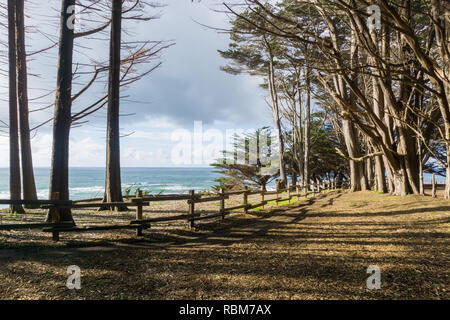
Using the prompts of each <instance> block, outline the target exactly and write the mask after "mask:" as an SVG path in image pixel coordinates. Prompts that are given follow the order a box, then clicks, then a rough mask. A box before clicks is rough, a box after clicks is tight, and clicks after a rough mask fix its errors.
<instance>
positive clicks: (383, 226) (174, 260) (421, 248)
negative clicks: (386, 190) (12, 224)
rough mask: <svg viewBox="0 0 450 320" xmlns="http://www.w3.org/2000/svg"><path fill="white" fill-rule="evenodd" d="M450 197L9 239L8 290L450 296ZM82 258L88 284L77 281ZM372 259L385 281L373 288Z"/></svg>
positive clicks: (315, 205)
mask: <svg viewBox="0 0 450 320" xmlns="http://www.w3.org/2000/svg"><path fill="white" fill-rule="evenodd" d="M449 212H450V203H449V202H448V201H447V202H446V201H444V200H436V199H432V198H429V197H425V198H423V197H415V196H408V197H405V198H398V197H391V196H388V195H379V194H376V193H373V192H360V193H356V194H351V195H350V194H345V193H333V194H329V195H324V196H321V197H319V198H317V199H315V200H307V201H303V202H301V203H299V204H296V205H293V206H291V207H289V208H284V209H283V210H277V211H272V212H270V213H268V212H253V213H252V214H249V215H244V214H237V215H234V216H231V217H230V218H227V219H226V220H225V221H219V222H214V223H209V224H202V225H200V226H199V228H198V230H196V231H195V232H193V231H190V230H186V229H183V228H174V229H169V230H165V229H163V228H158V229H151V230H150V231H146V233H145V236H144V238H143V239H135V238H134V236H133V235H132V233H131V232H127V231H124V232H119V233H116V235H117V236H116V237H115V238H114V237H111V238H110V239H111V240H105V238H104V237H102V238H101V239H99V240H98V241H89V242H83V241H81V240H80V241H68V242H65V243H62V244H58V245H51V244H48V243H45V244H41V245H37V244H36V243H35V242H33V244H32V245H31V244H30V245H28V246H27V245H26V244H23V243H22V244H20V245H19V244H17V245H14V244H12V242H11V241H8V242H7V246H6V245H3V246H2V245H1V242H0V298H2V299H20V298H22V299H24V298H25V299H28V298H30V299H73V298H75V299H77V298H79V299H358V298H359V299H379V298H384V299H449V298H450V294H449V290H450V288H449V268H448V262H449V249H448V248H449V222H450V213H449ZM69 265H78V266H79V267H80V268H81V272H82V289H81V290H78V291H75V290H68V289H67V288H66V287H65V282H66V279H67V274H66V269H67V267H68V266H69ZM369 265H377V266H378V267H380V269H381V289H380V290H369V289H367V288H366V279H367V277H368V276H369V274H367V273H366V270H367V267H368V266H369Z"/></svg>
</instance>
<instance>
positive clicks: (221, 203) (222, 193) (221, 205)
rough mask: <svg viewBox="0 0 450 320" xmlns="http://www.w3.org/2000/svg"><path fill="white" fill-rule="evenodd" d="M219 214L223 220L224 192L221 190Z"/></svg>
mask: <svg viewBox="0 0 450 320" xmlns="http://www.w3.org/2000/svg"><path fill="white" fill-rule="evenodd" d="M220 196H221V197H222V199H220V213H221V214H222V219H225V191H224V190H223V188H220Z"/></svg>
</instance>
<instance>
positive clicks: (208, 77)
mask: <svg viewBox="0 0 450 320" xmlns="http://www.w3.org/2000/svg"><path fill="white" fill-rule="evenodd" d="M165 3H166V4H167V7H165V8H163V9H162V15H161V18H160V19H156V20H152V21H150V22H149V23H147V22H141V23H137V24H132V25H130V24H129V23H130V22H129V20H126V21H125V22H124V25H125V27H128V32H127V33H126V34H125V35H124V37H125V38H127V39H128V37H129V35H128V34H131V35H133V36H134V37H135V38H136V39H140V40H174V41H175V42H176V45H175V46H172V47H170V48H168V49H167V50H165V51H164V52H163V53H162V54H161V59H162V62H163V64H162V66H161V67H160V68H159V69H157V70H156V71H154V72H153V73H152V74H150V75H149V76H148V77H146V78H144V79H142V80H141V81H139V82H136V83H134V84H132V86H130V88H128V89H127V91H126V92H124V93H123V94H124V95H127V98H126V99H123V101H122V104H121V112H122V113H127V114H128V113H135V115H132V116H128V117H122V118H121V130H122V133H123V134H125V133H130V132H135V133H134V134H133V135H131V136H129V137H126V138H123V139H122V140H121V148H122V165H124V166H152V165H161V164H163V163H168V161H169V160H170V154H171V150H172V148H173V146H174V142H173V141H171V133H172V132H173V131H174V130H176V129H177V128H186V129H188V130H192V128H193V124H194V121H202V122H203V124H204V128H205V130H207V129H208V128H215V129H219V130H222V131H225V130H226V129H233V128H244V129H245V128H257V127H260V126H262V125H267V124H270V121H271V116H270V112H269V111H268V109H267V107H266V104H265V102H264V95H265V94H266V93H265V92H264V91H263V90H262V89H261V88H259V86H258V84H259V83H260V82H261V81H262V80H261V79H259V78H255V77H250V76H246V75H242V76H232V75H229V74H226V73H224V72H222V71H221V70H220V69H219V68H220V66H221V65H223V64H225V63H226V61H225V60H224V59H223V58H221V57H220V56H219V54H218V53H217V50H218V49H225V48H226V47H227V46H228V42H229V39H228V35H227V34H219V33H217V32H216V31H213V30H211V29H208V28H205V27H203V26H201V25H200V24H198V23H197V22H196V21H198V22H200V23H202V24H205V25H209V26H213V27H223V28H226V27H227V26H228V18H227V16H226V15H225V14H222V13H218V12H215V11H213V10H212V9H217V7H216V6H215V5H216V4H217V2H214V1H202V2H194V3H192V2H191V1H188V0H187V1H180V0H167V1H165ZM218 5H219V6H220V4H218ZM50 7H52V4H48V3H40V4H39V6H36V7H35V9H33V8H31V9H33V10H35V11H33V12H32V14H30V20H29V21H28V22H29V24H33V25H37V26H38V27H39V28H41V30H40V31H42V32H44V33H46V35H47V36H51V37H52V38H53V39H57V36H58V32H57V29H58V22H59V20H58V17H57V10H58V9H59V8H57V7H55V8H54V9H55V10H54V11H50ZM28 10H30V9H28ZM38 12H40V13H41V15H38V14H37V13H38ZM47 12H52V14H54V16H49V14H48V13H47ZM157 12H158V10H156V11H155V10H154V9H151V10H150V11H149V13H151V14H155V13H157ZM0 37H4V33H3V34H2V35H0ZM28 38H29V41H28V45H29V46H30V48H32V50H37V49H40V48H42V47H45V46H46V42H45V41H46V40H45V37H44V36H42V34H33V36H31V35H28ZM79 41H80V40H77V42H76V43H77V44H78V45H79V43H80V42H79ZM83 44H85V43H84V42H83ZM56 52H57V48H55V49H54V50H53V51H51V52H49V53H46V54H43V55H37V56H33V58H34V60H33V61H31V62H30V72H31V73H33V74H39V75H40V76H39V77H34V76H33V77H30V79H29V83H30V91H31V94H30V96H34V97H35V96H37V95H38V94H42V93H43V92H42V91H40V90H38V89H39V88H46V89H48V90H52V89H53V88H54V87H55V84H56V63H57V56H56ZM107 52H108V43H107V41H105V42H103V43H102V46H93V47H92V48H90V49H89V48H80V47H79V46H78V47H77V50H76V52H75V55H74V56H75V58H76V59H78V60H81V61H83V59H87V56H85V55H86V54H87V55H88V56H90V57H95V58H97V59H99V60H102V59H104V58H105V56H106V58H107ZM0 84H1V87H2V89H1V90H0V91H1V92H2V93H4V91H5V88H6V89H7V81H6V79H4V78H0ZM82 85H83V83H76V84H75V85H74V90H73V93H75V92H77V91H78V90H79V87H80V86H81V87H82ZM49 88H50V89H49ZM104 90H105V85H104V83H103V84H100V85H98V86H97V87H95V88H93V89H92V90H91V89H90V90H89V91H88V92H86V94H85V95H83V97H81V98H80V99H77V102H76V104H75V105H74V111H76V110H80V109H81V108H83V107H85V106H87V105H89V104H90V103H92V101H95V100H97V99H98V96H99V94H100V93H102V92H104ZM47 92H48V91H47ZM3 96H5V95H3ZM6 96H7V95H6ZM44 100H45V103H44V102H43V101H34V100H32V101H31V103H30V109H36V108H41V107H44V106H45V105H46V103H51V102H53V101H54V94H53V95H52V94H50V95H49V96H48V97H46V98H45V99H44ZM136 101H139V103H137V102H136ZM7 110H8V108H7V103H3V104H1V105H0V112H1V114H2V117H1V118H2V119H3V120H7V118H8V111H7ZM52 115H53V108H52V107H51V108H47V109H45V110H43V111H40V112H35V113H33V114H32V118H31V122H32V126H34V125H38V124H40V123H42V122H43V121H45V120H48V119H51V117H52ZM88 120H89V123H88V124H84V125H83V127H81V128H77V129H72V131H71V140H70V158H69V159H70V165H71V166H104V164H105V130H106V112H105V110H101V111H100V112H98V113H96V114H94V115H92V116H90V117H89V118H88ZM51 134H52V129H51V122H49V124H48V125H46V126H44V127H42V128H40V129H39V131H38V134H37V136H36V138H34V139H33V141H32V147H33V156H34V163H35V166H42V167H45V166H49V165H50V157H51V141H52V137H51ZM8 148H9V147H8V139H7V138H0V152H2V154H5V155H8ZM8 165H9V163H8V159H7V156H6V157H2V158H1V159H0V166H8Z"/></svg>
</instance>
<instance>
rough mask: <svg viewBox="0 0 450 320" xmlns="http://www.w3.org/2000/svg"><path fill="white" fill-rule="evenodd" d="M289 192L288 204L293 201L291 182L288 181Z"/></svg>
mask: <svg viewBox="0 0 450 320" xmlns="http://www.w3.org/2000/svg"><path fill="white" fill-rule="evenodd" d="M287 192H288V204H290V203H291V183H290V182H288V183H287Z"/></svg>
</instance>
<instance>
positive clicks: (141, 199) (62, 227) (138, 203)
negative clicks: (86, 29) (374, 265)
mask: <svg viewBox="0 0 450 320" xmlns="http://www.w3.org/2000/svg"><path fill="white" fill-rule="evenodd" d="M332 190H336V182H335V181H333V182H327V183H325V182H320V181H316V182H315V183H312V184H308V185H299V184H298V183H297V184H296V185H294V186H292V185H290V184H289V183H288V185H287V187H286V188H279V184H278V183H277V185H276V190H275V191H266V190H264V189H263V188H261V189H260V190H252V189H248V188H246V189H243V190H236V191H229V192H224V190H222V189H221V190H219V192H216V193H213V194H208V195H201V194H199V193H195V190H191V191H190V192H189V194H170V195H145V196H143V195H142V191H141V190H137V192H136V195H135V196H134V197H128V200H129V201H124V202H101V201H102V200H103V199H101V198H95V199H85V200H77V201H71V200H0V204H9V205H20V204H33V205H39V206H40V207H41V208H42V209H50V210H54V211H56V212H57V210H58V209H81V208H104V207H108V208H112V207H135V210H136V218H135V219H134V220H131V221H129V223H128V224H108V225H106V224H105V225H88V226H81V227H80V226H76V224H75V222H73V221H70V222H63V221H59V219H58V217H59V214H56V215H54V217H56V218H54V219H53V220H54V221H53V222H46V223H28V224H27V223H24V224H0V231H2V230H3V231H10V230H23V229H42V231H44V232H51V233H52V234H53V240H55V241H58V240H59V234H60V233H62V232H87V231H103V230H121V229H136V235H138V236H141V235H142V230H143V229H149V228H150V226H151V224H152V223H158V222H169V221H182V220H185V221H187V223H188V226H189V227H190V228H193V227H195V221H199V220H207V219H214V218H219V217H222V219H225V217H226V216H227V215H229V214H231V213H232V212H235V211H236V210H240V209H244V213H247V212H248V210H253V209H256V208H260V207H262V208H264V206H266V205H267V204H268V203H269V201H274V202H275V203H276V205H278V204H279V202H280V201H288V203H290V201H291V199H292V198H294V197H297V198H298V197H308V196H309V195H310V194H312V195H315V194H318V193H320V192H324V191H332ZM258 194H259V195H260V199H261V200H260V202H258V203H253V204H250V203H249V202H248V196H249V195H258ZM232 195H234V196H239V195H242V204H239V205H235V206H231V207H226V205H225V200H227V199H229V198H230V196H232ZM273 195H275V198H272V199H266V198H265V197H266V196H273ZM57 196H58V195H53V196H52V198H57ZM174 200H186V201H187V204H188V207H189V209H188V212H187V213H186V214H181V215H176V216H168V217H156V218H144V212H143V208H144V207H146V206H149V205H150V202H152V201H158V202H163V201H174ZM217 201H218V202H219V204H220V207H219V210H218V212H216V213H213V214H207V215H201V214H200V213H198V212H197V213H196V211H195V205H196V204H198V203H207V202H217Z"/></svg>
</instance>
